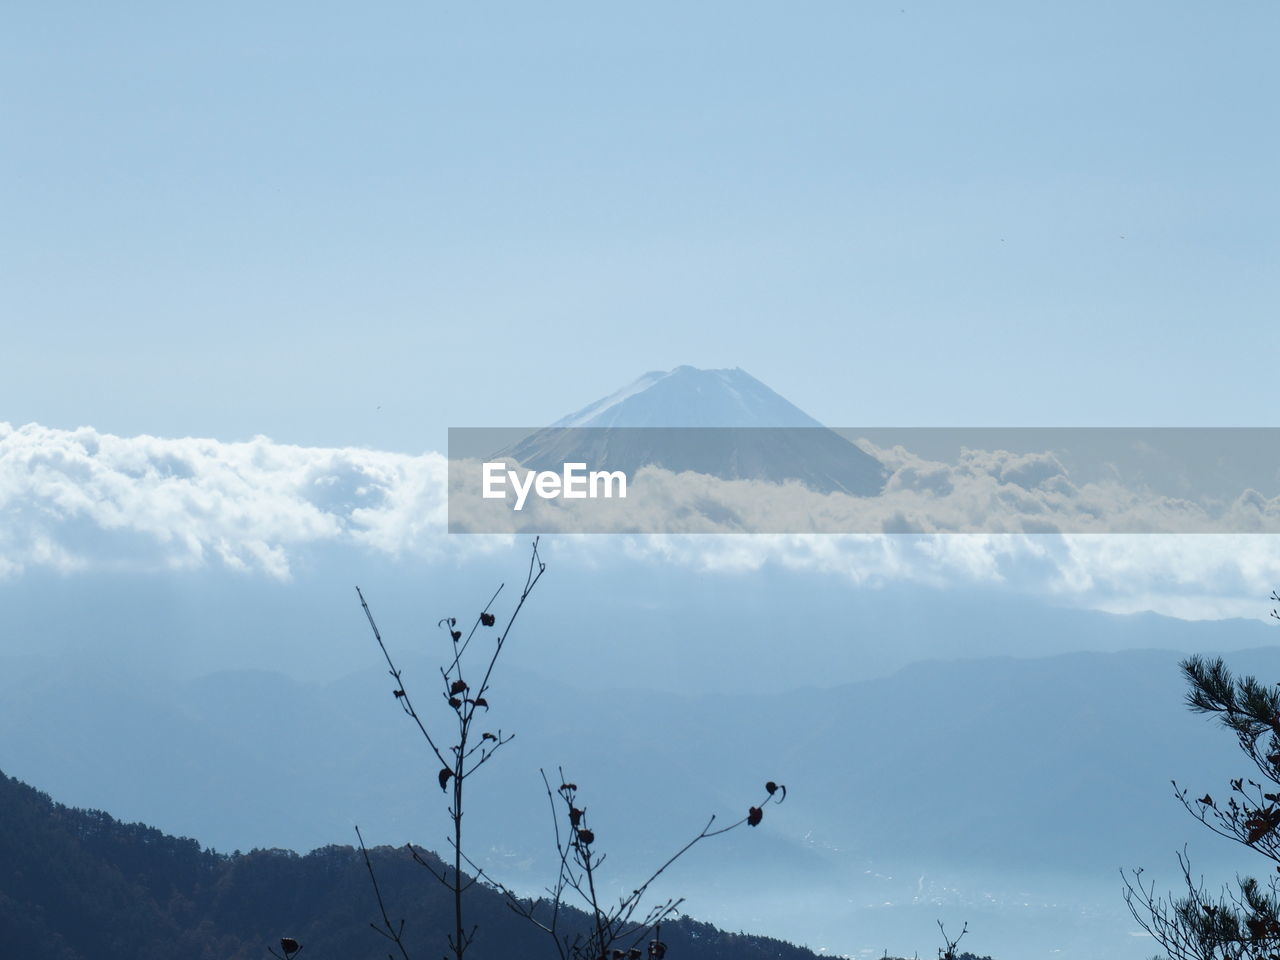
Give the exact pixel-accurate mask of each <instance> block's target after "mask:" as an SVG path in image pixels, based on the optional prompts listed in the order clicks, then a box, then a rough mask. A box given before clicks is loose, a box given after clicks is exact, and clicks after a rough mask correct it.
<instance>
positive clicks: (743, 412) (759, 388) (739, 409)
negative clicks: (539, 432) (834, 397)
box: [551, 366, 822, 429]
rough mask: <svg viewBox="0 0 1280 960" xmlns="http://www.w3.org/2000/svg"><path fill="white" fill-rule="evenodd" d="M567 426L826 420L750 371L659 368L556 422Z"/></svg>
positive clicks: (812, 425)
mask: <svg viewBox="0 0 1280 960" xmlns="http://www.w3.org/2000/svg"><path fill="white" fill-rule="evenodd" d="M567 427H577V428H582V427H627V428H629V427H686V428H687V427H800V428H804V427H809V428H815V427H817V428H820V427H822V424H821V423H819V422H818V421H817V420H815V419H814V418H813V417H811V416H809V415H808V414H807V413H805V412H804V411H803V410H801V409H800V408H799V407H797V406H795V405H794V404H792V403H790V402H789V401H787V400H785V399H784V398H782V397H781V396H779V395H778V394H777V393H775V392H774V391H772V390H770V389H769V388H768V387H767V386H765V385H764V384H763V383H761V382H760V381H759V380H757V379H756V378H755V377H753V376H751V374H749V373H747V372H746V371H745V370H741V369H738V368H737V367H735V368H734V369H732V370H699V369H698V368H696V367H690V366H682V367H676V368H675V369H674V370H669V371H667V370H653V371H650V372H649V373H646V374H645V375H644V376H642V377H640V378H639V379H637V380H635V381H634V382H632V383H629V384H627V385H626V386H625V387H623V388H622V389H621V390H618V391H617V392H616V393H612V394H610V395H609V396H607V397H604V398H603V399H600V400H597V401H596V402H595V403H591V404H588V405H587V406H585V407H583V408H582V409H581V410H578V411H577V412H575V413H571V414H569V415H568V416H567V417H564V418H562V419H560V420H557V421H556V422H555V423H553V424H551V428H552V429H563V428H567Z"/></svg>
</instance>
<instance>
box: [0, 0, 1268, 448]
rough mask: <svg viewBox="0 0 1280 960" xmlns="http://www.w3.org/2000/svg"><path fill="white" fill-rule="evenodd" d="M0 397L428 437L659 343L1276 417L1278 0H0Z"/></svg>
mask: <svg viewBox="0 0 1280 960" xmlns="http://www.w3.org/2000/svg"><path fill="white" fill-rule="evenodd" d="M0 17H2V18H3V29H0V89H2V90H3V91H4V94H3V97H2V98H0V120H2V122H3V126H4V130H5V141H6V147H5V149H4V150H2V151H0V204H2V206H3V210H4V220H5V224H6V228H5V229H4V231H3V232H2V237H3V239H0V244H3V246H2V247H0V318H2V319H0V324H2V325H3V351H2V352H0V368H2V369H3V375H2V376H0V420H4V421H7V422H9V423H11V424H13V425H15V426H17V425H21V424H25V423H29V422H36V423H40V424H43V425H46V426H49V427H54V428H63V429H71V428H75V427H78V426H92V427H94V428H96V429H98V430H101V431H105V432H110V433H116V434H119V435H122V436H133V435H137V434H154V435H157V436H162V437H184V436H198V437H199V436H204V437H216V438H218V439H221V440H227V441H232V440H247V439H249V438H251V437H253V436H255V435H258V434H265V435H267V436H270V437H272V438H273V439H275V440H277V441H279V442H282V443H292V444H301V445H309V446H364V447H369V448H373V449H379V450H388V451H397V452H401V453H409V454H420V453H423V452H425V451H429V450H438V449H441V448H442V445H443V437H444V430H445V428H446V427H448V426H497V425H507V424H513V423H528V424H533V425H536V424H540V423H547V422H551V421H552V420H554V419H556V418H558V417H560V416H562V415H564V414H565V413H567V412H569V411H571V410H574V409H577V408H579V407H581V406H582V405H584V404H585V403H588V402H590V401H591V400H593V399H595V398H596V397H599V396H603V395H605V394H608V393H610V392H612V391H613V390H615V389H617V388H618V387H619V386H621V385H622V384H624V383H627V382H629V381H630V380H632V379H634V378H635V377H636V376H638V375H639V374H641V373H643V372H644V371H646V370H651V369H669V368H671V367H673V366H676V365H678V364H685V363H687V364H693V365H695V366H703V367H726V366H740V367H742V368H744V369H746V370H747V371H749V372H750V373H752V374H753V375H755V376H757V377H759V378H760V379H761V380H763V381H764V382H766V383H767V384H769V385H770V386H771V387H773V388H774V389H775V390H777V391H778V392H779V393H781V394H782V395H783V396H785V397H787V398H788V399H789V400H791V401H792V402H794V403H795V404H796V405H798V406H799V407H800V408H802V409H804V410H805V411H807V412H809V413H810V414H812V415H814V416H815V417H817V418H818V419H820V420H822V421H824V422H826V423H828V424H831V425H836V426H840V425H859V424H865V425H911V426H954V425H991V426H1011V425H1019V426H1058V425H1084V426H1094V425H1097V426H1109V425H1135V426H1144V425H1158V426H1204V425H1212V426H1244V425H1259V426H1269V425H1272V424H1271V420H1270V417H1271V409H1272V406H1271V403H1270V402H1269V401H1270V400H1271V393H1270V389H1269V388H1270V386H1271V383H1272V377H1273V374H1272V369H1271V367H1272V358H1271V356H1270V351H1269V350H1267V349H1266V348H1265V344H1266V342H1267V341H1266V340H1265V339H1264V338H1265V335H1266V334H1267V333H1269V332H1270V327H1271V324H1270V323H1269V322H1268V321H1270V320H1271V319H1272V318H1271V309H1270V308H1271V307H1272V305H1273V304H1274V303H1275V302H1276V299H1277V296H1276V295H1277V293H1278V292H1280V291H1278V290H1277V277H1276V269H1275V263H1276V252H1277V250H1276V247H1277V242H1276V232H1275V230H1274V224H1275V222H1276V221H1277V213H1278V212H1280V211H1278V210H1277V206H1278V204H1277V188H1276V180H1275V177H1274V168H1275V163H1276V147H1277V132H1276V131H1277V125H1276V123H1275V122H1274V119H1275V110H1274V103H1273V99H1274V98H1273V96H1272V91H1273V90H1274V82H1273V81H1274V79H1275V77H1274V74H1275V68H1274V66H1273V63H1274V57H1273V56H1272V52H1273V51H1272V50H1271V38H1272V37H1274V36H1275V35H1276V30H1277V28H1278V27H1280V13H1278V12H1277V11H1276V9H1275V7H1274V6H1273V5H1270V4H1264V3H1251V2H1239V3H1230V4H1227V5H1213V6H1205V5H1202V4H1193V3H1181V2H1179V3H1167V2H1165V3H1129V4H1123V5H1115V4H1103V3H1076V4H1070V5H1046V4H1036V5H1027V4H1015V3H972V4H963V5H957V4H947V3H919V2H913V0H892V2H888V3H880V2H856V3H848V2H845V3H808V4H804V5H800V6H796V5H780V4H762V3H750V2H748V3H743V2H735V3H732V4H730V3H718V2H708V3H702V4H697V5H694V6H693V7H691V6H690V5H688V4H671V3H651V4H645V5H643V6H642V7H636V6H631V7H620V6H616V5H608V6H601V5H599V4H586V3H558V4H550V5H548V4H540V5H536V6H533V7H530V6H525V5H515V4H508V5H500V6H492V5H484V6H483V7H475V6H469V7H457V6H452V5H451V6H445V5H425V4H409V3H384V4H378V5H374V6H367V5H366V6H361V7H360V8H358V9H357V8H354V7H351V6H349V5H341V4H331V3H306V4H302V3H278V4H272V5H269V6H266V7H264V6H262V5H260V4H247V3H229V4H221V5H218V6H217V7H216V8H208V9H201V10H195V9H192V8H190V7H185V6H173V5H169V4H159V3H125V4H112V5H106V6H104V5H91V4H74V3H47V4H33V3H21V4H12V5H9V6H8V7H7V8H6V10H5V11H4V13H3V14H0Z"/></svg>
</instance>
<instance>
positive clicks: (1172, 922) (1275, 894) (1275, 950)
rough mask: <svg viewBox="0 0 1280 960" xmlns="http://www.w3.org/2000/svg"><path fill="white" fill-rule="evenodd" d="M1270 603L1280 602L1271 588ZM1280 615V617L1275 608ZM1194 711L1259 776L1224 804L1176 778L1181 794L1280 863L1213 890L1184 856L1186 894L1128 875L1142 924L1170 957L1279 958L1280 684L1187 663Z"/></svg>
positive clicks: (1203, 662) (1232, 786) (1215, 826)
mask: <svg viewBox="0 0 1280 960" xmlns="http://www.w3.org/2000/svg"><path fill="white" fill-rule="evenodd" d="M1271 599H1272V600H1274V601H1277V602H1280V595H1277V594H1276V593H1275V592H1272V594H1271ZM1271 615H1272V616H1273V617H1276V618H1277V619H1280V613H1277V611H1276V610H1272V611H1271ZM1181 667H1182V673H1183V676H1184V677H1185V678H1186V681H1187V685H1188V691H1187V695H1186V699H1187V706H1188V707H1190V708H1191V709H1192V710H1193V711H1195V712H1196V713H1204V714H1212V715H1214V716H1216V717H1217V718H1218V720H1219V721H1220V722H1221V723H1222V725H1223V726H1225V727H1226V728H1227V729H1228V730H1230V731H1231V732H1232V733H1234V734H1235V737H1236V742H1237V744H1238V745H1239V747H1240V750H1241V751H1242V752H1243V753H1244V755H1245V756H1246V757H1247V758H1248V759H1249V761H1250V763H1251V764H1252V765H1253V767H1254V769H1255V771H1256V772H1257V774H1258V776H1259V777H1260V779H1259V780H1253V779H1251V778H1247V777H1237V778H1235V779H1233V780H1231V781H1229V783H1228V789H1227V792H1226V794H1225V796H1223V798H1222V799H1221V800H1217V799H1215V798H1214V797H1213V795H1212V794H1211V793H1206V794H1205V795H1204V796H1202V797H1198V798H1194V799H1193V798H1192V797H1191V794H1190V792H1189V791H1188V790H1187V789H1186V788H1183V787H1180V786H1179V785H1178V783H1177V781H1174V783H1173V788H1174V796H1175V797H1176V798H1177V800H1178V802H1180V803H1181V804H1182V805H1183V807H1185V808H1186V809H1187V811H1188V812H1189V813H1190V814H1191V815H1192V816H1193V817H1195V819H1196V820H1198V821H1199V822H1200V823H1202V824H1204V825H1205V826H1206V827H1208V828H1209V829H1210V830H1211V831H1212V832H1214V833H1216V834H1218V836H1221V837H1226V838H1228V839H1230V840H1233V841H1235V842H1236V843H1239V844H1241V845H1243V846H1245V847H1248V848H1249V849H1250V850H1253V851H1255V852H1256V853H1258V854H1260V855H1261V856H1262V857H1263V858H1264V859H1266V860H1269V861H1271V862H1272V864H1274V865H1275V870H1274V871H1272V876H1271V877H1270V878H1269V879H1268V880H1267V881H1266V882H1265V883H1263V882H1260V881H1258V880H1257V879H1255V878H1253V877H1239V878H1237V879H1236V881H1235V885H1234V886H1233V887H1223V888H1222V890H1221V891H1220V892H1219V893H1217V894H1214V893H1212V892H1211V891H1209V890H1208V889H1207V888H1206V887H1205V884H1204V881H1203V879H1199V878H1197V877H1195V876H1194V874H1193V872H1192V869H1191V863H1190V860H1189V859H1188V857H1187V855H1186V851H1185V849H1184V851H1183V852H1182V853H1180V854H1178V865H1179V867H1180V868H1181V872H1182V879H1183V883H1184V885H1185V887H1186V894H1185V895H1183V896H1180V897H1176V898H1175V897H1173V896H1167V897H1166V896H1159V895H1157V894H1156V892H1155V884H1154V882H1149V881H1145V880H1144V879H1143V877H1142V871H1141V870H1136V871H1134V872H1133V873H1132V874H1123V872H1122V875H1123V876H1124V882H1125V891H1124V896H1125V902H1126V903H1127V904H1128V906H1129V910H1130V912H1131V913H1132V914H1133V916H1134V919H1135V920H1137V921H1138V923H1139V924H1140V925H1141V926H1142V928H1143V929H1144V930H1146V931H1147V933H1149V934H1150V935H1151V936H1152V937H1153V938H1155V940H1156V942H1157V943H1159V944H1160V946H1161V947H1162V948H1163V949H1164V951H1165V953H1166V955H1167V956H1168V957H1169V958H1171V960H1280V878H1277V876H1276V875H1275V874H1276V873H1277V872H1280V832H1278V831H1277V828H1278V827H1280V686H1275V685H1267V684H1263V683H1261V682H1260V681H1258V680H1257V679H1256V678H1254V677H1251V676H1245V677H1236V676H1234V675H1233V674H1232V673H1231V671H1230V670H1229V669H1227V666H1226V663H1225V662H1224V661H1223V660H1222V658H1220V657H1219V658H1215V659H1212V660H1209V659H1206V658H1204V657H1199V656H1194V657H1189V658H1188V659H1186V660H1184V661H1183V662H1182V664H1181Z"/></svg>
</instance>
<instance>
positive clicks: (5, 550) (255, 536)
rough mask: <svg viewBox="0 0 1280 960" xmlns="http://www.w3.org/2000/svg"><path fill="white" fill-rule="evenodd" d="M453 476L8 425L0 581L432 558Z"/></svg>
mask: <svg viewBox="0 0 1280 960" xmlns="http://www.w3.org/2000/svg"><path fill="white" fill-rule="evenodd" d="M444 476H445V460H444V458H443V457H442V456H440V455H439V454H433V453H429V454H424V455H422V456H417V457H413V456H406V455H403V454H396V453H386V452H381V451H373V450H362V449H358V448H318V447H299V446H291V445H288V444H279V443H274V442H272V441H271V440H270V439H268V438H266V437H255V438H254V439H252V440H249V441H246V442H240V443H225V442H221V441H218V440H212V439H198V438H191V437H187V438H180V439H166V438H160V437H150V436H139V437H118V436H113V435H111V434H105V433H99V432H98V431H96V430H93V429H90V428H87V427H85V428H81V429H78V430H56V429H52V428H48V427H42V426H39V425H37V424H28V425H26V426H23V427H19V428H16V429H15V428H13V427H12V426H10V425H9V424H5V423H0V516H2V517H3V522H0V574H3V573H6V572H7V573H9V574H14V573H17V572H20V571H21V570H23V569H24V568H26V567H32V566H36V567H51V568H54V569H58V570H63V571H74V570H82V569H86V568H101V567H112V568H121V567H124V568H155V567H167V568H189V567H199V566H203V565H207V564H219V565H222V566H224V567H228V568H232V569H239V570H246V571H258V572H262V573H265V574H267V575H269V576H272V577H277V578H285V577H288V576H289V574H290V557H291V555H292V554H293V553H294V552H295V551H297V550H299V549H302V548H305V547H307V546H308V545H314V544H319V543H327V542H340V543H341V542H346V543H351V544H355V545H361V546H365V547H368V548H370V549H374V550H378V551H382V552H385V553H390V554H401V553H431V552H432V551H435V550H439V549H441V548H442V545H443V538H442V537H441V536H440V534H441V533H442V531H443V527H444V516H445V502H444V493H445V484H444ZM481 539H483V538H481Z"/></svg>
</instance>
